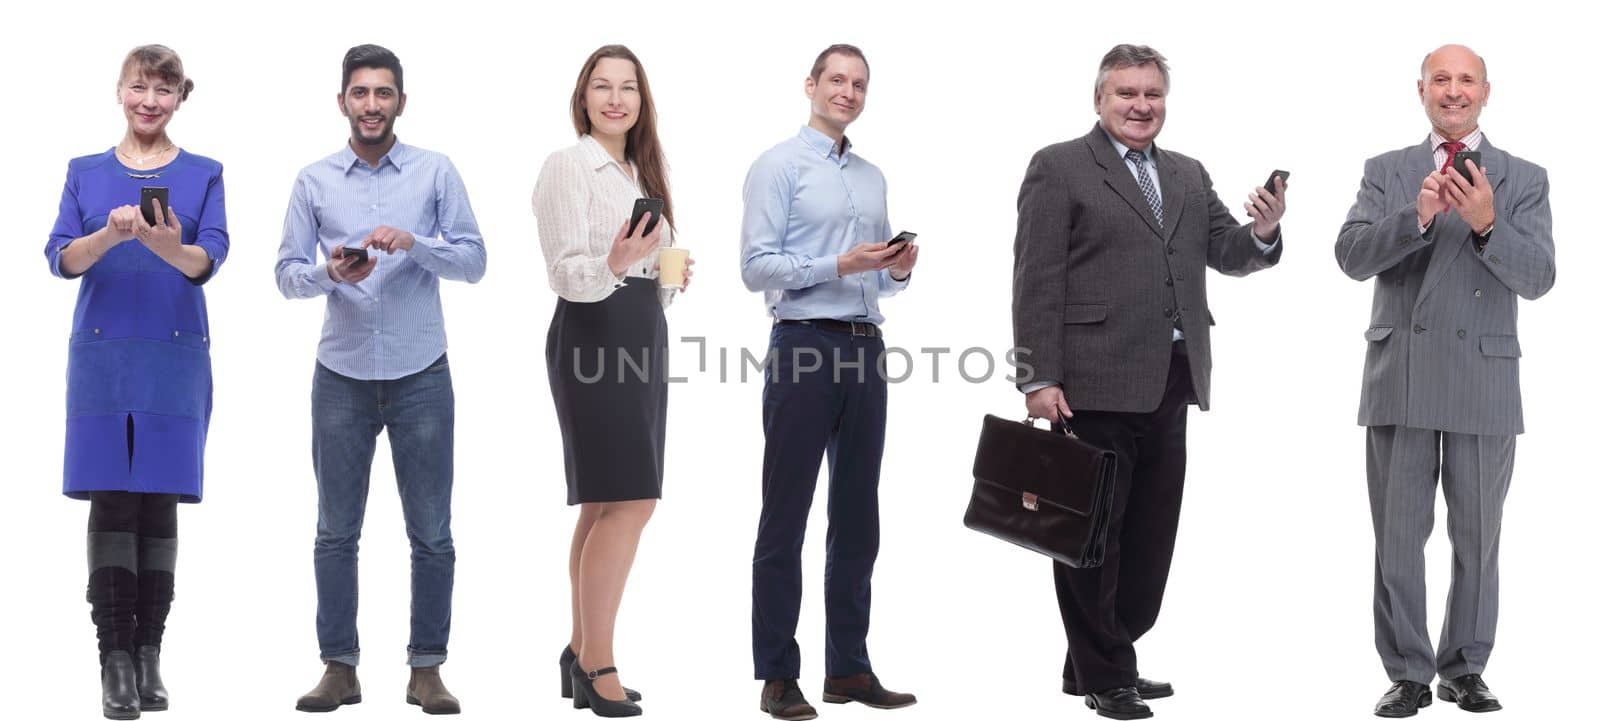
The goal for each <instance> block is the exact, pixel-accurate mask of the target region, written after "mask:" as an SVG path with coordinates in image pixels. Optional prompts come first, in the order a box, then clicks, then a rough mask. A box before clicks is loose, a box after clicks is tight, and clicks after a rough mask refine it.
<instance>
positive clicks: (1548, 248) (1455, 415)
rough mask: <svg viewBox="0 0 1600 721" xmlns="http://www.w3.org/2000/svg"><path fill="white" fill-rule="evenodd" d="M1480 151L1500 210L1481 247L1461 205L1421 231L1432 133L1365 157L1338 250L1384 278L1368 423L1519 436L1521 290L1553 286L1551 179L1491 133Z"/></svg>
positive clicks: (1376, 297) (1357, 267)
mask: <svg viewBox="0 0 1600 721" xmlns="http://www.w3.org/2000/svg"><path fill="white" fill-rule="evenodd" d="M1478 150H1479V152H1481V153H1482V154H1483V166H1484V173H1485V175H1486V176H1487V179H1488V181H1489V182H1490V183H1491V184H1492V186H1493V188H1494V209H1495V227H1494V232H1493V233H1491V234H1490V236H1489V242H1488V244H1487V246H1485V248H1484V250H1483V252H1482V253H1478V252H1477V251H1476V250H1475V248H1474V247H1473V242H1472V240H1471V235H1472V231H1471V229H1470V228H1468V227H1467V224H1466V223H1465V221H1463V220H1462V219H1461V216H1460V214H1458V213H1455V212H1447V213H1445V214H1443V215H1440V216H1439V217H1438V218H1436V219H1435V220H1434V222H1433V225H1431V226H1430V227H1429V228H1428V232H1427V233H1418V232H1417V193H1418V191H1419V190H1420V189H1421V188H1422V180H1423V178H1424V177H1426V176H1427V175H1428V173H1430V172H1433V171H1434V170H1436V168H1435V167H1434V165H1433V149H1432V148H1431V147H1429V144H1428V142H1427V141H1426V140H1424V141H1423V142H1422V144H1420V145H1415V146H1412V147H1409V148H1402V149H1400V150H1395V151H1391V152H1388V153H1384V154H1383V155H1379V156H1378V157H1375V158H1372V159H1370V160H1368V161H1367V166H1366V170H1365V171H1364V173H1363V175H1362V178H1361V190H1360V192H1358V193H1357V194H1356V202H1355V205H1354V206H1352V207H1351V208H1350V214H1349V216H1348V217H1347V218H1346V219H1345V223H1344V227H1343V228H1342V229H1340V231H1339V241H1338V243H1337V244H1336V246H1335V249H1334V250H1335V255H1336V256H1337V257H1338V260H1339V267H1340V268H1341V269H1343V270H1344V272H1345V274H1347V275H1349V276H1350V277H1351V278H1355V279H1356V280H1366V279H1367V278H1371V277H1374V276H1376V277H1377V281H1376V283H1375V285H1374V287H1373V293H1372V322H1371V323H1370V327H1368V328H1367V331H1366V339H1367V361H1366V372H1365V374H1364V376H1363V378H1362V383H1361V410H1360V413H1359V420H1358V422H1359V423H1360V424H1361V425H1364V426H1385V425H1402V426H1410V427H1412V428H1430V429H1434V430H1441V431H1450V432H1454V433H1472V434H1480V435H1513V434H1517V433H1521V432H1522V391H1521V388H1520V385H1519V382H1518V374H1517V359H1518V358H1519V357H1521V355H1522V350H1521V347H1520V346H1519V344H1518V343H1517V296H1519V295H1520V296H1522V297H1524V298H1527V299H1529V300H1533V299H1535V298H1538V297H1539V296H1541V295H1544V294H1545V293H1546V292H1548V291H1549V290H1550V286H1551V285H1553V284H1554V283H1555V278H1556V266H1555V243H1554V241H1553V240H1552V239H1551V237H1550V198H1549V182H1548V180H1547V179H1546V177H1545V171H1544V168H1541V167H1539V166H1537V165H1534V164H1533V163H1530V162H1528V161H1526V160H1522V159H1520V158H1517V157H1514V156H1512V155H1511V154H1509V153H1506V152H1504V151H1502V150H1500V149H1498V148H1495V147H1494V146H1492V145H1490V144H1489V140H1488V138H1487V137H1485V138H1484V141H1483V143H1482V144H1481V145H1480V146H1479V148H1478Z"/></svg>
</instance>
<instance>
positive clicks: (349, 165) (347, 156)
mask: <svg viewBox="0 0 1600 721" xmlns="http://www.w3.org/2000/svg"><path fill="white" fill-rule="evenodd" d="M409 151H410V147H409V146H407V145H406V144H405V143H402V142H400V141H399V140H396V141H394V145H392V146H390V147H389V152H387V153H384V154H383V157H381V158H378V166H377V167H379V168H381V167H383V164H384V163H388V164H390V165H393V166H394V169H395V170H403V169H404V166H405V163H406V158H407V157H408V156H409V155H410V152H409ZM360 162H361V156H359V155H356V151H355V149H354V148H351V147H350V141H348V140H346V141H345V143H344V149H343V150H341V151H339V167H341V168H344V172H346V173H349V172H350V171H351V170H354V169H355V167H356V164H357V163H360Z"/></svg>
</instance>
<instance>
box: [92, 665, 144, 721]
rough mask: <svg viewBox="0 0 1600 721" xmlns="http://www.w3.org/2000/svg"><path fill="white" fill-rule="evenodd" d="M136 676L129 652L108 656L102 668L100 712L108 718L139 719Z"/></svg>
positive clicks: (125, 720)
mask: <svg viewBox="0 0 1600 721" xmlns="http://www.w3.org/2000/svg"><path fill="white" fill-rule="evenodd" d="M134 676H135V674H134V671H133V657H132V656H129V655H128V652H127V651H112V652H110V653H107V654H106V660H105V661H103V662H101V666H100V710H101V711H102V712H103V713H105V715H106V718H109V719H119V721H127V720H128V719H136V718H139V689H138V682H137V681H136V680H135V678H134Z"/></svg>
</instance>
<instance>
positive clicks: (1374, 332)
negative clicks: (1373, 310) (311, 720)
mask: <svg viewBox="0 0 1600 721" xmlns="http://www.w3.org/2000/svg"><path fill="white" fill-rule="evenodd" d="M1393 332H1394V326H1392V325H1375V326H1372V327H1371V328H1368V329H1367V332H1366V333H1364V334H1362V335H1363V336H1364V337H1366V339H1367V342H1369V343H1377V342H1378V341H1380V340H1383V339H1384V338H1388V337H1389V334H1390V333H1393Z"/></svg>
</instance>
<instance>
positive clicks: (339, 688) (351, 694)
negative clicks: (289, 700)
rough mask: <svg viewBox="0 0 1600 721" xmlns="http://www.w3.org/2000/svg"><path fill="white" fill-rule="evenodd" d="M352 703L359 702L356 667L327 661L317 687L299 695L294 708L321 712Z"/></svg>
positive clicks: (359, 688)
mask: <svg viewBox="0 0 1600 721" xmlns="http://www.w3.org/2000/svg"><path fill="white" fill-rule="evenodd" d="M352 703H361V682H360V681H358V680H356V667H355V666H351V665H349V664H343V663H339V662H338V661H329V662H328V664H327V668H326V669H323V671H322V680H321V681H318V682H317V687H316V688H314V689H311V693H308V694H306V695H304V696H301V697H300V701H299V702H298V703H296V704H295V705H294V709H295V710H296V711H311V712H313V713H321V712H323V711H332V710H334V709H336V708H339V707H340V706H343V705H345V704H352Z"/></svg>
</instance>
